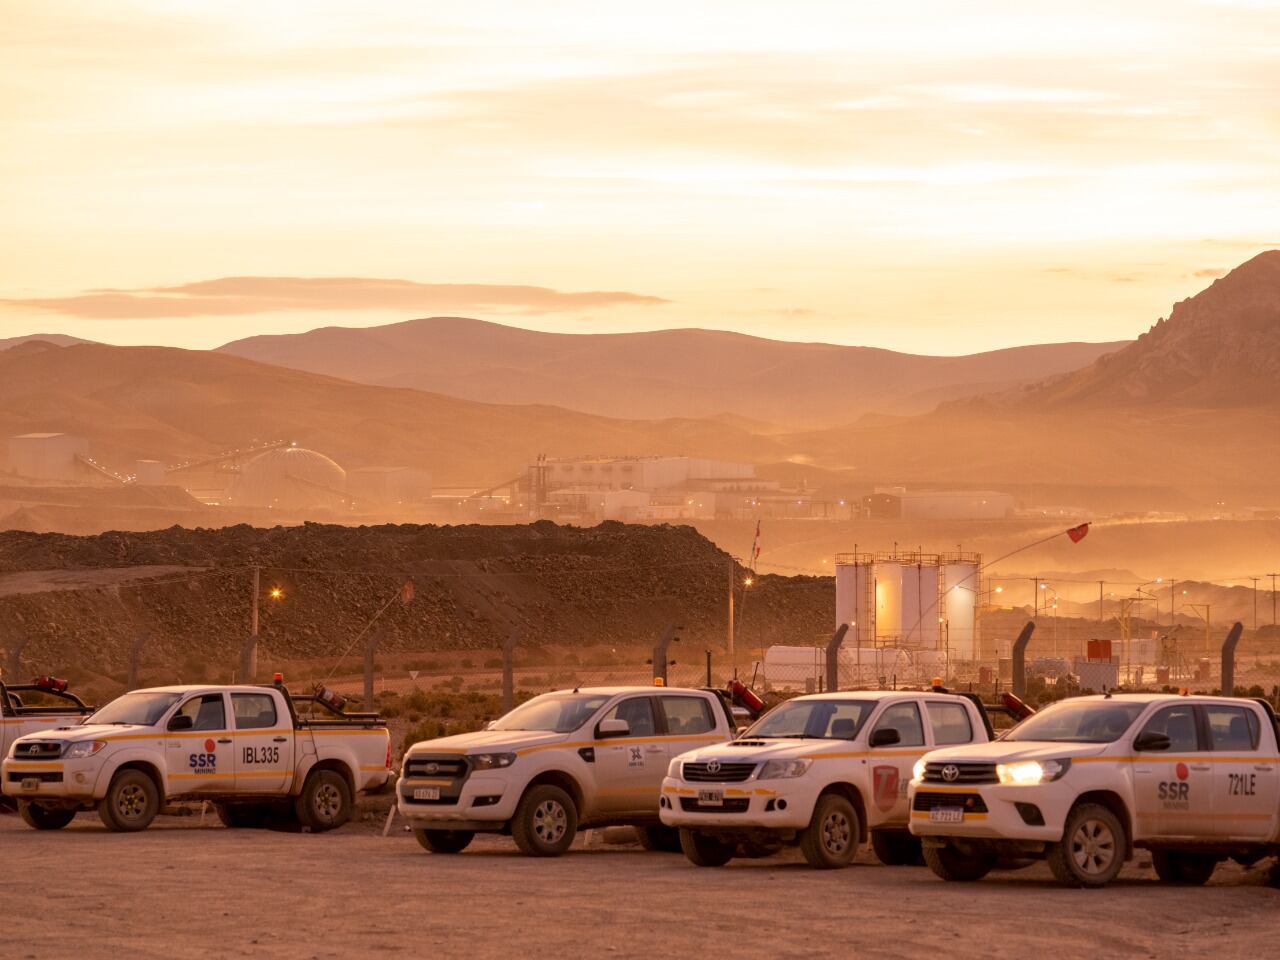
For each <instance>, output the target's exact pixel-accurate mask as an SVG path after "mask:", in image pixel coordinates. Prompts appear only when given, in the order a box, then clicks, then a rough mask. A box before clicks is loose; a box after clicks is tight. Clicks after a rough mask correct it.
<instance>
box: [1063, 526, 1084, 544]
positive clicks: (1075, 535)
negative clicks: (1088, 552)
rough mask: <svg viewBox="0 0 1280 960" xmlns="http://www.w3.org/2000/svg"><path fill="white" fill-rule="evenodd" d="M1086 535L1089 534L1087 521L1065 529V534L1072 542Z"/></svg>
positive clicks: (1076, 541) (1078, 540) (1077, 541)
mask: <svg viewBox="0 0 1280 960" xmlns="http://www.w3.org/2000/svg"><path fill="white" fill-rule="evenodd" d="M1088 535H1089V525H1088V524H1087V523H1082V524H1080V526H1078V527H1072V528H1071V529H1070V530H1068V531H1067V536H1068V537H1070V538H1071V542H1072V543H1079V542H1080V541H1081V540H1083V539H1084V538H1085V537H1086V536H1088Z"/></svg>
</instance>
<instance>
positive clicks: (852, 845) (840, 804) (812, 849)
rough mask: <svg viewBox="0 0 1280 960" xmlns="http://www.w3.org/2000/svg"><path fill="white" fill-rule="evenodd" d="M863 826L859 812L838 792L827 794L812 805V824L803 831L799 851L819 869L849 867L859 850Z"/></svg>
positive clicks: (812, 865)
mask: <svg viewBox="0 0 1280 960" xmlns="http://www.w3.org/2000/svg"><path fill="white" fill-rule="evenodd" d="M861 836H862V825H861V824H860V823H859V822H858V813H857V811H856V810H854V809H853V804H851V803H850V802H849V801H848V800H846V799H845V798H844V797H842V796H840V794H838V793H824V794H823V795H822V796H820V797H819V798H818V802H817V803H816V804H814V807H813V817H812V818H811V819H810V820H809V825H808V826H807V827H805V828H804V829H803V830H801V831H800V852H801V853H803V854H804V858H805V860H807V861H809V866H811V867H815V868H817V869H819V870H834V869H837V868H839V867H847V866H848V865H849V864H850V863H852V862H853V857H854V855H855V854H856V853H857V852H858V841H859V839H860V838H861Z"/></svg>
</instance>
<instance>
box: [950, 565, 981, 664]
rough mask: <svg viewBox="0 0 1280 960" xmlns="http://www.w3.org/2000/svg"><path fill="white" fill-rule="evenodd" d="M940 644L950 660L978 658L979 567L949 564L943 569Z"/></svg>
mask: <svg viewBox="0 0 1280 960" xmlns="http://www.w3.org/2000/svg"><path fill="white" fill-rule="evenodd" d="M942 589H943V590H944V591H945V593H944V594H943V601H942V617H943V619H944V621H945V622H944V623H943V625H942V626H943V637H942V640H943V643H942V646H943V647H944V648H945V649H946V650H947V651H949V653H950V655H951V659H952V660H977V659H978V642H977V641H978V638H977V631H976V629H975V627H976V622H977V610H978V566H977V564H975V563H948V564H945V565H944V566H943V568H942Z"/></svg>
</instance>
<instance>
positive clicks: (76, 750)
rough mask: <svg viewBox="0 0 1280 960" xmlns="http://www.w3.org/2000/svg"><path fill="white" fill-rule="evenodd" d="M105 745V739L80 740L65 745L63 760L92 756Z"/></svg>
mask: <svg viewBox="0 0 1280 960" xmlns="http://www.w3.org/2000/svg"><path fill="white" fill-rule="evenodd" d="M106 745H107V741H105V740H81V741H80V742H79V743H73V744H71V746H69V747H67V752H66V753H64V754H63V755H62V756H63V759H65V760H83V759H84V758H85V757H92V756H93V755H94V754H95V753H97V752H98V751H99V750H101V749H102V748H103V747H105V746H106Z"/></svg>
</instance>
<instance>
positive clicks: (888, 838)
mask: <svg viewBox="0 0 1280 960" xmlns="http://www.w3.org/2000/svg"><path fill="white" fill-rule="evenodd" d="M871 849H872V850H874V851H875V853H876V857H877V859H879V861H880V862H881V863H883V864H885V865H886V866H889V867H918V866H921V865H922V864H923V863H924V852H923V851H922V850H921V848H920V838H919V837H913V836H912V835H911V834H909V833H907V832H906V831H905V830H872V831H871Z"/></svg>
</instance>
